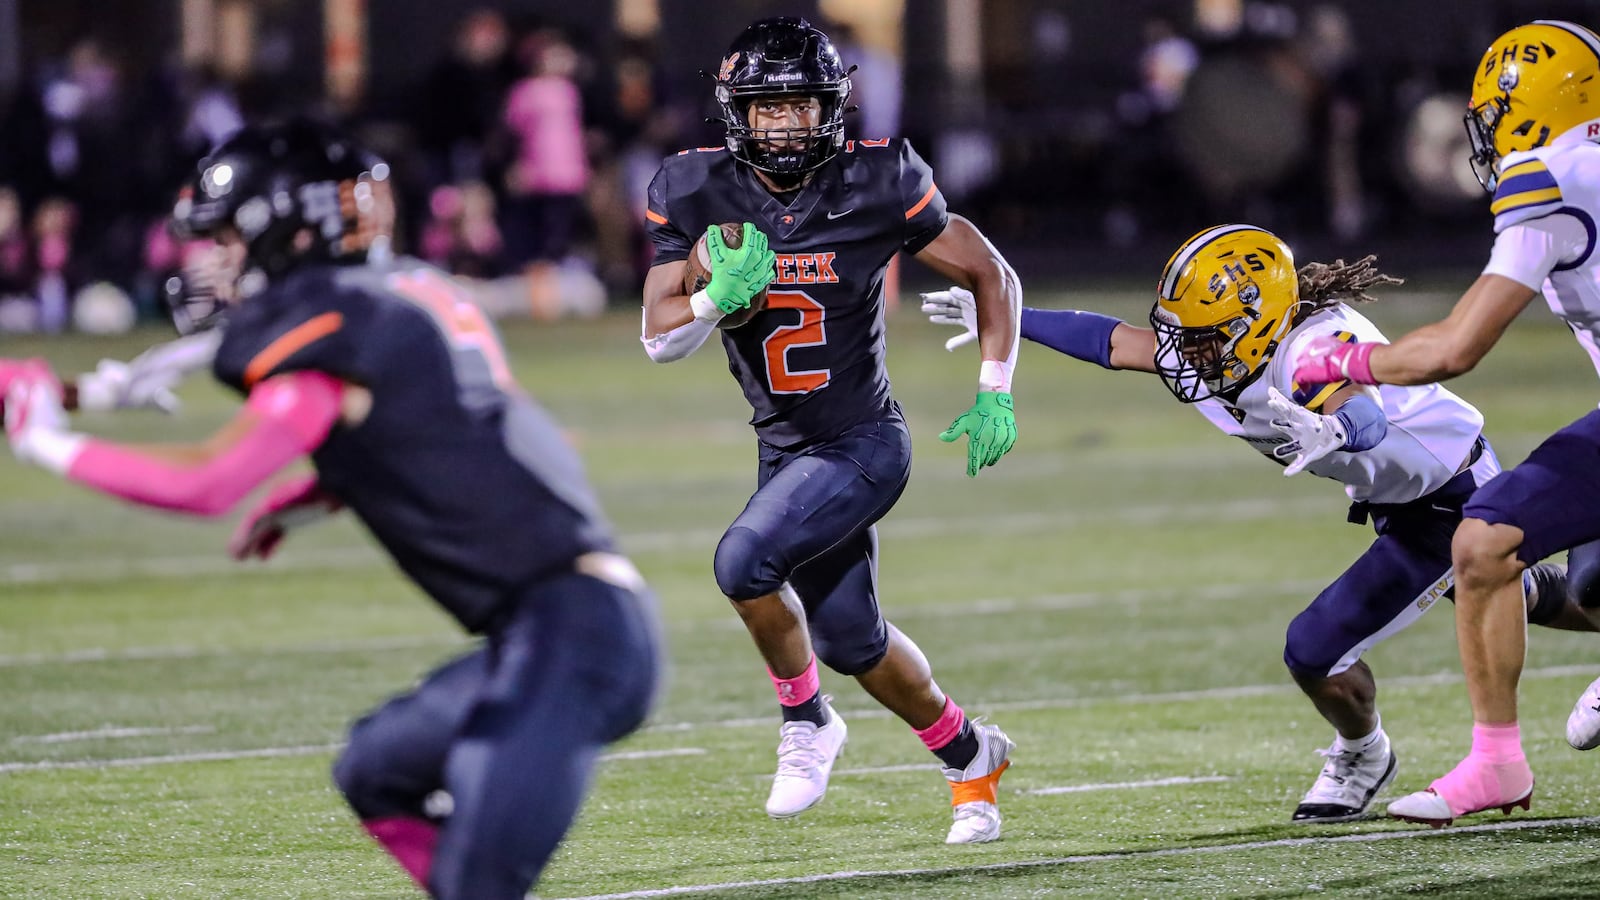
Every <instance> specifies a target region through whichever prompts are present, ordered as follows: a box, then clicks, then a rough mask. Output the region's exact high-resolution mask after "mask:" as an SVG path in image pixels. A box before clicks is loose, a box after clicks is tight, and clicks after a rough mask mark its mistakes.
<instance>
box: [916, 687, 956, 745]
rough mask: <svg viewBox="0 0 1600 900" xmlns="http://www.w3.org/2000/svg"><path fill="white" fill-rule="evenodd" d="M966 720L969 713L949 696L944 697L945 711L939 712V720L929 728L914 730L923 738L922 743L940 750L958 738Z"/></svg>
mask: <svg viewBox="0 0 1600 900" xmlns="http://www.w3.org/2000/svg"><path fill="white" fill-rule="evenodd" d="M966 720H967V714H966V713H964V712H962V711H961V707H959V706H957V705H956V701H955V700H953V699H951V698H950V697H948V696H947V697H945V698H944V712H942V713H940V714H939V719H938V721H936V722H934V723H933V724H932V725H929V726H928V727H927V728H917V729H912V730H913V731H916V733H917V737H919V738H922V743H924V744H926V745H928V749H929V750H938V749H939V748H941V747H943V746H944V745H946V744H948V743H950V742H951V741H953V740H955V739H956V735H958V734H960V733H961V723H962V722H965V721H966Z"/></svg>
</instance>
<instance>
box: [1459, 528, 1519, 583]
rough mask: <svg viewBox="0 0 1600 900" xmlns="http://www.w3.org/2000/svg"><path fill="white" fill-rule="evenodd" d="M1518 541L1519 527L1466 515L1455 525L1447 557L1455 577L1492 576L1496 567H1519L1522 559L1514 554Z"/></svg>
mask: <svg viewBox="0 0 1600 900" xmlns="http://www.w3.org/2000/svg"><path fill="white" fill-rule="evenodd" d="M1521 545H1522V529H1520V528H1517V527H1515V526H1513V525H1495V524H1490V523H1488V522H1485V521H1484V520H1482V519H1473V518H1466V519H1462V520H1461V524H1460V525H1458V526H1457V527H1456V533H1455V537H1454V538H1453V539H1452V540H1451V542H1450V558H1451V561H1452V563H1453V565H1454V566H1455V570H1456V576H1457V577H1458V578H1460V577H1462V576H1467V577H1472V576H1474V575H1476V576H1478V577H1487V576H1492V575H1494V574H1497V570H1499V569H1506V570H1508V571H1509V570H1511V569H1513V568H1514V569H1515V570H1516V571H1521V569H1522V563H1521V562H1520V561H1519V560H1517V559H1516V557H1515V553H1516V550H1517V548H1518V547H1520V546H1521ZM1499 574H1503V573H1499Z"/></svg>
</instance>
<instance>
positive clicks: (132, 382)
mask: <svg viewBox="0 0 1600 900" xmlns="http://www.w3.org/2000/svg"><path fill="white" fill-rule="evenodd" d="M221 339H222V333H221V332H220V331H208V332H203V333H201V334H195V335H190V336H188V337H182V338H179V339H177V340H175V341H168V342H167V343H165V344H157V345H156V346H154V347H151V348H150V349H149V350H146V351H145V352H143V353H141V354H139V355H138V356H135V357H134V358H133V359H131V360H129V361H128V362H125V363H123V362H118V361H116V360H114V359H102V360H100V364H99V365H97V366H95V370H94V371H93V372H85V373H84V374H82V375H80V376H78V379H77V384H78V408H80V409H86V410H93V411H97V412H105V411H108V410H113V409H137V408H142V407H154V408H156V409H159V410H161V411H162V412H166V413H171V412H176V411H177V409H178V407H179V405H180V404H179V401H178V397H177V395H176V394H174V393H173V392H172V389H173V388H174V387H177V385H178V383H179V382H181V381H183V379H184V378H186V377H187V376H188V375H189V374H190V373H192V372H194V371H195V370H197V369H201V368H204V367H205V366H208V365H210V364H211V360H212V359H213V358H214V357H215V356H216V355H217V346H218V345H219V344H220V343H221Z"/></svg>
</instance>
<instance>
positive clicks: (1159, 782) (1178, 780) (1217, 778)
mask: <svg viewBox="0 0 1600 900" xmlns="http://www.w3.org/2000/svg"><path fill="white" fill-rule="evenodd" d="M937 771H939V765H938V763H911V764H907V765H901V766H868V767H865V768H859V769H834V770H833V774H835V775H883V774H891V773H895V772H937ZM759 777H761V778H771V777H772V776H770V775H765V774H763V775H761V776H759ZM1232 780H1233V777H1232V776H1231V775H1175V776H1172V777H1171V778H1153V779H1150V780H1148V781H1105V782H1100V783H1097V784H1068V785H1062V786H1060V787H1045V788H1034V789H1033V790H1031V791H1023V792H1022V793H1024V794H1038V795H1040V796H1049V795H1052V794H1084V793H1089V792H1091V791H1126V790H1137V789H1139V788H1153V787H1170V786H1173V785H1179V784H1215V783H1217V782H1222V781H1232Z"/></svg>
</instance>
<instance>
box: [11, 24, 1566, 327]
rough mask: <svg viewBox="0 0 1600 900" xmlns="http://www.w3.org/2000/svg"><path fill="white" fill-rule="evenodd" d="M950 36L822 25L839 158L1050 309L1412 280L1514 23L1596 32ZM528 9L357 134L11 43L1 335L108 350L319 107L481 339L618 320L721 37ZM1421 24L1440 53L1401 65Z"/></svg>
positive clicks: (275, 99) (703, 139)
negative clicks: (702, 75)
mask: <svg viewBox="0 0 1600 900" xmlns="http://www.w3.org/2000/svg"><path fill="white" fill-rule="evenodd" d="M730 5H731V6H740V12H741V14H743V13H745V12H750V11H752V10H746V9H744V7H754V6H760V7H761V9H759V10H754V11H757V12H763V13H769V12H791V11H800V12H805V13H807V14H811V15H816V14H817V10H816V9H815V7H816V6H817V4H816V3H810V4H806V3H800V4H783V3H769V4H749V3H745V4H742V5H741V4H730ZM939 5H940V4H931V3H930V4H928V5H927V6H923V5H919V4H915V3H913V4H909V5H908V6H907V7H906V9H905V19H904V23H903V26H902V28H901V35H900V47H903V48H905V49H904V50H903V51H902V50H901V49H900V47H894V48H885V47H883V46H882V45H881V42H880V43H879V44H874V43H872V42H858V41H856V40H855V39H854V37H853V35H852V34H851V33H850V32H849V30H848V29H847V28H845V27H844V26H843V25H842V24H840V23H837V22H834V23H829V24H828V27H829V28H830V30H832V31H833V32H834V34H835V37H836V40H837V42H838V43H839V44H840V45H841V49H842V52H843V55H844V57H845V61H846V63H847V64H854V65H857V66H858V67H859V68H858V70H857V72H856V73H855V80H856V95H855V102H856V103H857V105H859V106H860V107H861V111H860V112H859V114H857V115H856V116H855V117H853V120H852V122H851V125H850V126H849V127H850V128H851V130H852V132H853V133H855V134H861V135H872V134H891V133H901V134H904V135H906V136H908V137H910V138H912V139H913V141H914V142H915V143H916V144H917V146H918V147H919V148H921V149H922V150H923V153H924V155H926V156H928V157H929V159H930V160H931V161H932V162H933V164H934V167H935V170H936V172H937V173H938V176H939V179H940V185H941V187H942V188H943V189H944V191H945V193H946V195H947V196H948V197H949V198H950V199H951V201H952V203H953V204H954V205H955V207H956V208H957V209H958V210H960V211H962V212H964V213H966V214H967V215H969V216H970V217H972V218H974V219H975V220H977V221H979V222H981V223H982V224H983V226H984V228H985V230H986V232H988V233H989V234H990V235H991V236H993V237H994V238H996V239H997V240H1000V241H1003V242H1005V249H1006V252H1007V255H1008V256H1009V257H1011V258H1012V259H1013V260H1014V261H1016V262H1017V264H1018V268H1019V269H1020V270H1022V271H1023V272H1025V273H1027V272H1037V271H1041V270H1042V271H1044V272H1047V273H1050V274H1053V275H1056V276H1060V277H1067V276H1072V275H1076V274H1080V273H1085V272H1088V273H1092V274H1109V273H1111V272H1124V273H1125V272H1129V271H1132V272H1139V273H1141V274H1143V275H1144V276H1146V277H1153V276H1150V275H1149V273H1147V272H1144V271H1143V270H1144V269H1146V268H1148V259H1147V257H1148V255H1149V248H1150V247H1152V246H1163V245H1169V244H1171V242H1173V241H1175V240H1177V239H1179V238H1181V237H1182V236H1183V235H1185V234H1188V233H1190V232H1192V231H1193V230H1195V229H1196V228H1198V227H1202V226H1204V225H1206V224H1210V223H1212V222H1216V221H1223V220H1229V219H1248V220H1250V221H1253V222H1257V223H1260V224H1262V225H1264V226H1267V227H1271V228H1273V229H1274V230H1276V231H1278V232H1279V233H1281V234H1285V235H1288V236H1290V237H1291V238H1292V239H1293V240H1294V243H1296V245H1297V246H1304V247H1307V248H1308V249H1310V250H1312V251H1314V252H1318V253H1322V252H1331V253H1340V252H1345V253H1348V252H1355V251H1357V250H1361V251H1363V252H1364V251H1365V250H1366V249H1369V248H1373V247H1376V248H1377V249H1380V250H1382V249H1384V247H1385V245H1386V243H1390V244H1395V245H1397V246H1399V247H1401V248H1402V249H1401V251H1400V252H1402V253H1405V252H1407V250H1406V249H1405V248H1408V247H1413V245H1412V244H1407V243H1406V242H1407V241H1413V240H1414V239H1420V240H1422V241H1423V242H1424V243H1425V246H1426V247H1427V248H1428V251H1424V252H1422V253H1421V254H1420V256H1421V257H1422V258H1428V257H1429V255H1430V252H1431V255H1432V256H1433V257H1439V256H1445V257H1448V255H1449V253H1450V250H1449V241H1450V240H1451V239H1452V238H1455V237H1457V236H1460V235H1464V234H1472V235H1477V234H1479V233H1480V232H1481V225H1482V218H1481V216H1482V215H1483V214H1484V213H1483V210H1482V209H1481V208H1480V207H1481V198H1482V194H1481V192H1480V191H1479V189H1478V188H1477V186H1476V185H1475V184H1474V183H1473V182H1472V179H1471V175H1470V173H1469V171H1468V169H1467V165H1466V162H1465V137H1464V134H1463V132H1462V129H1461V124H1460V114H1461V102H1462V101H1463V100H1464V96H1457V95H1460V94H1461V93H1462V89H1463V86H1464V85H1465V83H1466V79H1467V76H1468V74H1469V72H1468V68H1469V67H1470V66H1471V61H1472V60H1473V59H1474V58H1475V56H1476V55H1477V54H1478V53H1479V52H1480V51H1481V49H1482V47H1483V46H1485V45H1486V42H1487V40H1488V39H1489V37H1491V36H1492V35H1493V34H1495V33H1497V32H1498V30H1500V29H1501V28H1502V27H1503V26H1505V25H1506V24H1507V23H1508V22H1510V21H1515V20H1520V19H1523V18H1526V17H1528V15H1529V14H1530V13H1535V14H1538V15H1567V16H1571V17H1573V18H1576V19H1580V20H1581V19H1582V18H1583V17H1584V16H1585V14H1586V12H1585V10H1586V8H1587V13H1588V14H1590V15H1592V13H1593V8H1592V7H1590V6H1588V4H1585V3H1582V2H1578V3H1575V4H1574V3H1565V2H1562V0H1556V2H1552V3H1544V4H1539V5H1538V7H1537V9H1534V7H1533V6H1531V5H1530V4H1527V3H1524V2H1521V0H1477V2H1471V3H1464V4H1461V6H1460V9H1459V10H1457V13H1458V15H1456V16H1454V17H1452V18H1451V19H1449V20H1445V21H1441V20H1439V19H1438V15H1437V12H1436V11H1435V12H1433V13H1429V12H1428V4H1425V3H1423V4H1419V3H1414V2H1410V0H1407V2H1401V3H1394V4H1382V3H1362V2H1354V3H1338V2H1310V0H1307V2H1246V3H1213V2H1205V0H1201V2H1183V0H1144V2H1134V3H1129V4H1118V5H1117V7H1118V8H1117V9H1115V10H1111V9H1107V8H1105V7H1107V6H1109V5H1102V4H1095V5H1092V6H1078V5H1073V4H1067V3H1060V2H1048V0H1032V2H1021V3H1016V4H1004V5H995V4H977V8H978V9H979V10H980V15H981V18H982V21H983V27H984V32H983V37H982V43H981V52H982V57H983V59H982V64H981V66H980V67H979V68H977V69H975V70H973V71H969V72H964V71H961V70H959V68H956V67H953V65H952V57H951V55H950V54H949V53H948V52H947V51H948V49H949V47H948V45H949V44H950V42H951V40H952V38H951V37H950V36H949V34H948V33H941V32H940V30H939V27H940V26H941V25H947V24H948V23H947V22H945V23H941V22H939V21H934V20H931V19H930V18H929V17H930V15H931V13H930V10H932V9H933V8H934V7H936V6H939ZM504 6H505V4H502V5H501V7H502V8H503V7H504ZM523 6H527V7H531V8H533V9H538V10H545V12H543V13H528V14H507V13H506V12H503V11H501V8H492V7H488V6H486V7H482V8H476V9H474V8H471V7H464V8H463V9H462V10H460V12H459V13H457V14H455V17H454V20H453V31H452V33H451V35H450V36H449V39H448V40H446V39H445V38H444V36H442V35H441V36H439V38H438V39H437V40H436V42H435V43H436V44H437V45H439V46H440V48H441V50H440V52H439V55H437V56H436V57H435V58H433V59H431V60H427V61H424V62H422V63H419V64H415V65H411V66H409V68H408V71H409V72H410V73H411V74H410V76H409V78H407V79H405V80H404V81H403V82H401V81H395V80H393V79H389V80H388V81H385V82H383V83H374V84H373V85H371V86H370V87H369V89H368V90H367V91H366V92H365V93H364V94H363V96H362V97H361V99H360V100H359V101H357V102H344V101H339V100H335V99H332V98H330V97H329V96H327V93H326V91H325V89H324V88H323V85H322V82H320V81H318V80H317V79H315V78H311V79H308V78H306V77H305V73H304V72H302V71H297V69H296V66H295V65H294V64H292V63H291V59H292V58H293V57H294V56H295V54H294V52H291V50H290V49H288V48H285V47H284V46H282V44H283V43H284V42H285V41H289V40H292V39H293V38H292V36H285V35H277V36H274V35H272V34H268V35H265V36H263V37H262V38H261V39H260V40H259V44H258V46H257V47H256V48H255V53H254V59H253V60H252V64H251V66H250V68H249V70H248V72H247V73H246V74H244V75H243V76H240V75H238V74H235V76H233V77H224V76H223V75H221V74H219V72H218V71H217V70H216V69H214V68H210V67H205V66H195V65H187V66H186V65H183V64H181V63H178V62H176V61H175V56H174V57H173V61H168V62H164V63H161V64H157V65H150V64H148V62H141V63H140V64H138V65H134V64H131V63H130V54H129V49H128V47H127V46H126V45H125V44H124V43H122V42H118V41H115V40H113V39H111V38H110V37H109V36H108V35H106V34H103V33H97V32H95V31H93V30H92V29H91V30H89V31H88V32H86V34H87V35H88V36H84V37H78V38H75V39H73V40H70V41H56V42H54V43H57V44H59V48H58V49H54V50H51V49H44V48H47V46H48V44H49V43H51V42H40V41H30V37H29V35H28V34H26V33H24V34H23V35H22V40H21V45H22V46H23V47H25V48H28V49H29V50H30V54H28V55H26V58H25V63H24V65H23V66H22V67H21V68H20V78H18V79H17V80H16V83H15V85H14V86H13V88H12V89H11V90H9V91H6V92H4V94H3V95H0V128H3V129H4V132H3V133H4V134H5V140H4V141H3V142H0V331H5V330H13V331H15V330H44V331H61V330H66V329H70V328H72V327H74V324H75V323H76V326H77V327H80V328H86V329H89V330H117V329H119V328H121V327H123V325H124V323H125V321H126V320H127V319H128V310H127V308H128V307H129V303H128V301H129V300H131V309H132V311H133V312H134V313H135V314H136V315H138V316H140V317H146V318H149V317H154V316H157V315H158V314H159V311H160V308H161V304H160V294H161V290H162V285H163V284H164V283H165V281H166V278H167V277H168V276H169V275H170V274H171V273H172V272H173V271H175V270H176V269H177V268H178V266H179V265H180V264H181V261H182V258H183V254H184V248H183V247H181V246H179V245H177V244H176V243H175V242H174V241H173V240H172V239H171V237H170V236H169V235H168V234H167V233H166V230H165V217H166V213H167V210H168V209H169V208H170V204H171V201H172V197H173V190H174V187H175V185H176V184H177V183H178V180H179V178H180V177H181V175H182V173H184V172H185V171H187V170H188V168H189V166H190V165H191V164H192V162H193V161H194V160H195V159H197V158H198V157H199V156H201V155H203V154H204V153H205V151H206V150H207V149H208V148H209V147H211V146H213V145H214V144H215V142H217V141H218V140H219V139H220V138H222V137H224V136H226V135H227V134H228V133H230V132H231V131H232V130H233V129H235V128H237V127H238V126H239V124H240V123H241V122H242V121H244V120H245V119H246V118H250V117H260V116H274V115H281V114H286V113H289V112H298V111H304V110H305V109H306V108H308V107H310V108H313V109H319V110H320V111H321V113H322V114H323V115H325V116H327V117H330V118H334V119H338V120H341V121H343V122H344V124H346V125H349V126H352V127H354V128H355V130H357V131H358V132H359V133H361V134H362V136H363V137H364V138H365V139H366V140H367V141H368V143H370V144H371V145H373V146H375V147H377V148H379V149H380V150H381V151H382V152H384V153H385V154H386V155H387V157H388V158H389V159H390V161H391V162H392V163H393V164H394V171H395V173H396V176H397V186H398V187H399V188H400V199H401V216H402V225H401V239H402V241H403V249H405V250H406V251H408V252H411V253H414V254H416V255H419V256H422V257H424V258H426V259H429V260H431V261H434V262H437V263H439V264H441V265H444V266H445V267H447V268H449V269H451V270H453V271H455V272H457V273H460V274H462V275H465V276H470V277H473V278H476V279H480V280H481V281H480V285H481V287H482V288H483V289H482V290H481V291H480V296H482V297H484V299H485V303H486V304H487V305H488V306H489V307H490V310H491V312H495V313H519V314H530V315H534V316H537V317H541V318H556V317H559V316H562V315H569V314H578V315H586V314H593V313H597V312H599V311H600V310H602V309H603V308H604V307H605V305H606V303H607V300H608V298H610V300H611V301H612V302H614V303H616V304H618V305H631V304H632V303H633V301H634V299H635V298H636V296H637V288H638V285H639V283H640V280H641V278H642V275H643V272H644V269H645V268H646V267H647V265H648V262H649V260H648V254H649V249H648V246H647V244H646V242H645V241H644V239H643V234H642V229H641V227H640V225H641V222H642V212H643V198H644V192H645V187H646V185H647V184H648V182H649V179H650V177H651V175H652V174H653V172H654V171H655V168H656V166H657V165H658V164H659V161H660V159H661V157H662V156H663V155H664V154H666V153H668V152H671V151H674V150H677V149H680V148H682V147H686V146H699V145H709V144H717V143H720V133H719V131H718V130H717V129H716V127H715V126H711V125H708V124H707V123H705V122H704V121H703V118H704V116H705V115H706V114H707V113H708V112H709V103H708V101H709V90H708V88H707V86H706V84H705V82H703V81H700V80H699V79H698V77H697V69H696V67H697V66H698V68H708V67H710V66H711V65H713V64H714V63H715V61H716V60H717V58H718V57H719V54H720V52H721V48H722V45H723V43H724V42H725V39H726V37H727V36H725V35H722V34H720V33H714V30H713V29H709V28H705V27H702V26H701V25H700V24H699V23H684V22H682V21H680V20H672V21H669V22H667V23H664V26H663V29H662V33H660V34H657V35H655V36H654V37H653V38H650V37H644V38H630V37H625V36H622V35H620V34H617V33H611V32H606V31H603V30H599V31H597V30H595V29H593V28H588V29H585V28H579V27H574V26H572V25H570V24H566V23H567V20H565V19H561V18H559V11H552V10H551V8H553V7H554V4H548V3H544V4H523ZM669 6H670V4H663V7H662V8H663V12H664V13H670V11H671V10H670V8H669ZM791 6H799V7H801V9H799V10H791V9H790V7H791ZM768 7H770V8H768ZM1369 7H1370V8H1371V10H1378V9H1379V8H1382V9H1384V10H1386V11H1387V12H1386V14H1385V16H1374V15H1368V14H1367V13H1369V12H1370V11H1371V10H1369ZM680 19H681V17H680ZM730 21H732V20H730ZM822 21H824V22H826V19H825V18H824V19H823V20H822ZM1420 21H1429V22H1430V23H1431V24H1433V25H1434V26H1435V27H1434V28H1433V29H1432V30H1431V31H1429V32H1428V33H1426V34H1423V33H1411V34H1409V35H1408V34H1407V32H1408V30H1411V29H1414V28H1415V26H1416V24H1417V23H1418V22H1420ZM685 28H688V29H690V30H691V32H692V34H693V35H694V37H695V39H696V44H695V45H694V46H693V47H687V46H685V42H684V41H682V40H680V38H682V37H683V36H684V30H685ZM673 29H676V31H673ZM102 30H103V29H102ZM947 31H948V29H947ZM381 39H382V36H381V35H373V36H372V37H371V40H372V41H378V40H381ZM1408 41H1414V43H1411V44H1408ZM666 51H670V52H666ZM686 60H693V61H694V62H692V63H691V64H689V65H684V64H683V63H684V62H685V61H686ZM1062 248H1068V251H1069V252H1067V253H1065V254H1064V253H1063V250H1062ZM1473 248H1474V249H1475V250H1476V249H1481V248H1479V247H1477V246H1476V244H1474V245H1473ZM1413 249H1414V247H1413ZM1064 259H1070V260H1071V263H1070V264H1069V265H1063V263H1062V260H1064ZM1133 260H1137V261H1138V267H1137V268H1135V267H1134V266H1133V264H1132V261H1133ZM1096 268H1099V269H1100V270H1101V271H1099V272H1093V270H1094V269H1096ZM86 291H87V292H86ZM80 297H81V298H82V301H87V302H82V301H79V300H78V299H77V298H80ZM123 298H127V299H126V300H125V299H123Z"/></svg>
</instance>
